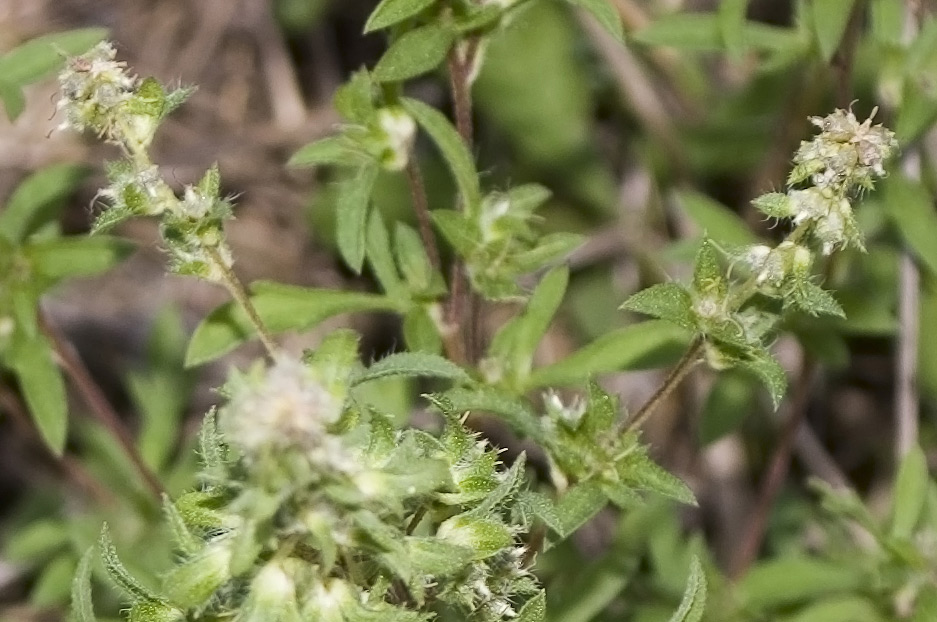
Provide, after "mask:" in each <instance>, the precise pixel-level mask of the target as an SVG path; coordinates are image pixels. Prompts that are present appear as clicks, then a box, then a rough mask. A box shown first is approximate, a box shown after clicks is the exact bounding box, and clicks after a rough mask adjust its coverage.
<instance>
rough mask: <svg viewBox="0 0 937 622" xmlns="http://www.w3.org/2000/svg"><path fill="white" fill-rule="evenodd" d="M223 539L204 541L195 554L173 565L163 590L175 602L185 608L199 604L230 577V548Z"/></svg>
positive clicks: (227, 542)
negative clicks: (183, 561) (205, 542)
mask: <svg viewBox="0 0 937 622" xmlns="http://www.w3.org/2000/svg"><path fill="white" fill-rule="evenodd" d="M229 544H230V542H229V541H227V540H221V541H216V542H213V543H211V544H209V545H208V547H206V549H205V550H204V551H203V552H202V553H200V554H199V555H198V556H197V557H193V558H192V559H190V560H188V561H186V562H185V563H183V564H181V565H179V566H177V567H175V568H174V569H173V570H172V571H171V572H170V573H169V574H168V575H167V576H166V581H165V584H164V585H163V590H164V592H165V593H166V596H167V597H168V598H169V600H170V601H171V602H173V603H175V604H176V605H178V606H180V607H183V608H189V607H198V606H201V605H203V604H204V603H205V602H206V601H207V600H208V599H209V598H211V597H212V595H213V594H214V593H215V591H216V590H217V589H218V588H219V587H221V586H222V585H224V584H225V582H227V581H228V580H229V579H230V578H231V568H230V566H231V549H230V546H229Z"/></svg>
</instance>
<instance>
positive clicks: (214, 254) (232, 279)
mask: <svg viewBox="0 0 937 622" xmlns="http://www.w3.org/2000/svg"><path fill="white" fill-rule="evenodd" d="M205 250H206V251H207V252H208V256H209V258H210V259H211V261H212V263H213V264H214V267H215V268H216V269H217V270H218V273H219V274H221V278H222V281H223V283H224V286H225V287H226V288H227V289H228V292H230V293H231V297H232V298H234V300H235V301H236V302H237V303H238V304H239V305H241V308H242V309H244V313H246V314H247V318H248V319H249V320H250V323H251V324H252V325H253V326H254V329H255V330H256V331H257V336H258V337H260V342H261V343H263V344H264V348H265V349H266V350H267V354H269V355H270V356H271V357H273V356H274V355H275V354H276V352H277V349H278V348H277V345H276V343H275V342H274V341H273V337H272V335H271V333H270V331H269V330H267V327H266V326H265V325H264V322H263V320H262V319H260V314H259V313H257V307H255V306H254V303H253V302H251V299H250V296H249V295H248V294H247V291H246V290H245V289H244V285H243V284H242V283H241V280H240V279H238V277H237V275H236V274H234V271H233V270H231V268H229V267H228V265H227V264H226V263H225V261H224V258H223V257H222V256H221V253H219V252H218V248H217V247H215V246H207V247H206V249H205Z"/></svg>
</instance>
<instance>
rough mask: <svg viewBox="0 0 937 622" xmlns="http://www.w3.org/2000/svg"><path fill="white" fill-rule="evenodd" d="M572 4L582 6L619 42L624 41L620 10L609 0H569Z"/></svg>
mask: <svg viewBox="0 0 937 622" xmlns="http://www.w3.org/2000/svg"><path fill="white" fill-rule="evenodd" d="M567 2H569V3H570V4H573V5H577V6H581V7H582V8H584V9H585V10H587V11H589V12H590V13H592V15H593V16H594V17H595V18H596V19H597V20H598V21H599V23H600V24H602V27H603V28H605V30H607V31H608V32H609V34H611V35H612V36H613V37H615V39H616V40H617V41H618V42H619V43H624V41H625V32H624V30H623V29H622V26H621V17H620V16H619V15H618V10H617V9H616V8H615V6H614V4H613V3H611V2H609V0H567Z"/></svg>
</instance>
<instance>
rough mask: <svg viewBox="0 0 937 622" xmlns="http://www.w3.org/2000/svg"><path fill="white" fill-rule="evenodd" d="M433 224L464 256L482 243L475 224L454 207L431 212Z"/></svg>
mask: <svg viewBox="0 0 937 622" xmlns="http://www.w3.org/2000/svg"><path fill="white" fill-rule="evenodd" d="M430 217H431V218H432V219H433V224H435V225H436V227H437V228H438V229H439V232H440V233H442V235H443V237H444V238H446V241H447V242H449V244H450V245H452V248H454V249H455V251H456V252H457V253H458V254H459V255H460V256H462V257H468V256H469V255H471V253H472V251H474V250H475V249H476V247H477V246H478V245H479V244H480V240H479V239H478V237H479V236H478V234H477V232H476V231H475V230H474V225H473V223H471V222H470V221H469V219H468V218H467V217H466V216H465V214H463V213H462V212H458V211H456V210H454V209H437V210H433V211H432V212H431V213H430Z"/></svg>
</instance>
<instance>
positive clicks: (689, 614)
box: [670, 557, 706, 622]
mask: <svg viewBox="0 0 937 622" xmlns="http://www.w3.org/2000/svg"><path fill="white" fill-rule="evenodd" d="M705 607H706V575H705V573H704V572H703V565H702V564H700V561H699V558H697V557H694V558H693V562H692V563H691V564H690V576H689V578H688V579H687V583H686V589H685V590H684V591H683V600H682V601H681V602H680V607H679V608H678V609H677V610H676V611H675V612H674V614H673V616H672V617H671V618H670V622H699V621H700V620H701V619H702V618H703V611H704V610H705Z"/></svg>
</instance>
